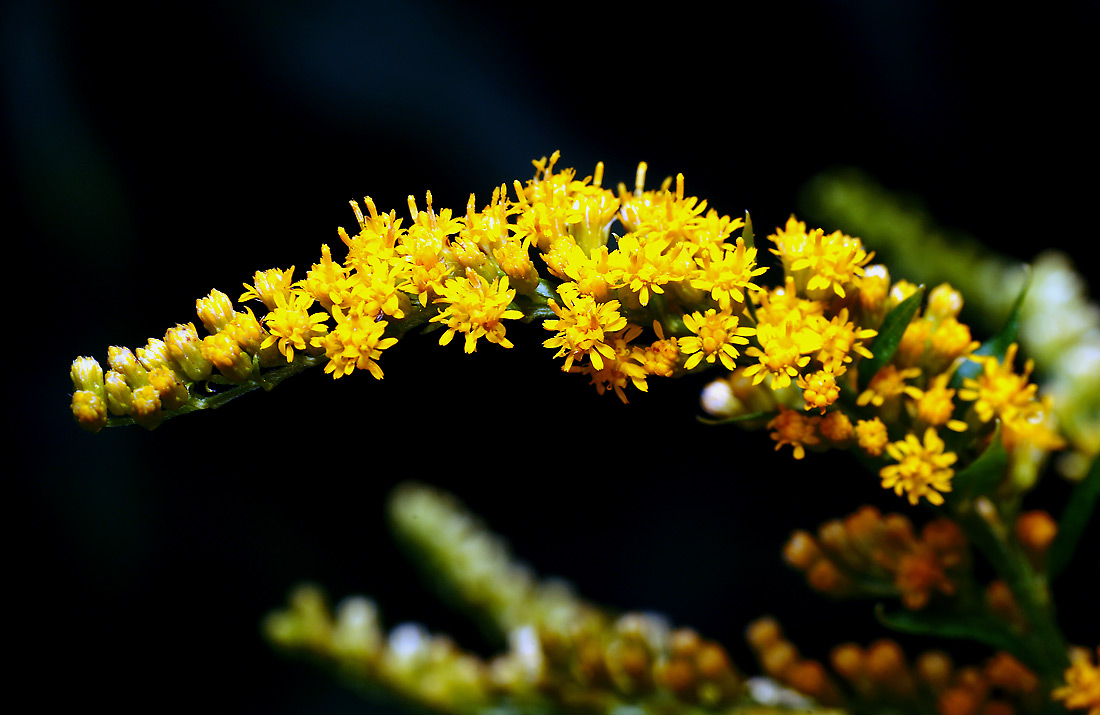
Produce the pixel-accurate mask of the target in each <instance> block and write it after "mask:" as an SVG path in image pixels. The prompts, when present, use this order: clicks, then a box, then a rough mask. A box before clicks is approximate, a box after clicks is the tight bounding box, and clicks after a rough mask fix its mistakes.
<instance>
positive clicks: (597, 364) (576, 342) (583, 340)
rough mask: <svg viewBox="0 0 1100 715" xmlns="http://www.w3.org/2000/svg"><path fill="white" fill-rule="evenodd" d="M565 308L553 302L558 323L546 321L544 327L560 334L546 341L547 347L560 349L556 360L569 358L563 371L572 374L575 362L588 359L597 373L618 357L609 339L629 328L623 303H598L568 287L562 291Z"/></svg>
mask: <svg viewBox="0 0 1100 715" xmlns="http://www.w3.org/2000/svg"><path fill="white" fill-rule="evenodd" d="M558 294H559V295H560V296H561V299H562V302H563V303H564V304H565V305H564V306H561V305H558V303H557V302H556V301H554V300H551V301H549V305H550V309H551V310H553V311H554V313H555V314H556V315H557V316H558V319H557V320H553V319H550V320H544V321H542V326H543V327H544V328H546V329H547V330H555V331H557V335H555V336H554V337H552V338H549V339H548V340H545V341H543V343H542V344H543V346H544V347H548V348H558V352H557V353H556V354H555V355H554V357H561V356H562V355H565V356H566V357H565V365H564V366H563V367H562V370H564V371H566V372H568V371H569V368H570V367H572V365H573V361H574V360H576V359H580V358H583V357H584V356H585V355H587V356H588V359H589V360H590V361H591V363H592V366H593V367H594V368H596V369H597V370H601V369H603V360H604V358H607V359H608V360H611V359H613V358H614V357H615V350H614V349H613V348H612V347H611V346H610V345H609V344H608V343H607V340H608V339H609V338H608V335H609V334H610V333H613V332H615V331H617V330H622V329H624V328H625V327H626V326H627V322H626V318H624V317H623V316H621V315H619V301H617V300H609V301H607V302H606V303H597V302H596V300H595V299H594V298H592V296H589V295H583V294H580V293H578V292H577V288H576V284H573V283H564V284H562V285H561V286H560V287H559V288H558Z"/></svg>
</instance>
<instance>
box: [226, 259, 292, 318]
mask: <svg viewBox="0 0 1100 715" xmlns="http://www.w3.org/2000/svg"><path fill="white" fill-rule="evenodd" d="M254 280H255V282H256V285H254V286H251V285H249V284H247V283H244V284H243V285H244V287H245V291H244V293H242V294H241V297H240V298H238V299H237V300H239V301H240V302H242V303H243V302H245V301H246V300H251V299H253V298H255V299H257V300H259V301H261V302H262V303H263V304H264V305H265V306H266V307H267V309H268V310H274V309H275V296H278V295H281V296H283V298H284V299H285V298H286V296H287V294H288V293H290V288H291V285H293V283H294V266H291V267H290V268H288V269H286V270H285V271H284V270H280V269H278V268H269V269H267V270H266V271H256V275H255V277H254Z"/></svg>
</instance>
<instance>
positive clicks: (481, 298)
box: [431, 270, 523, 353]
mask: <svg viewBox="0 0 1100 715" xmlns="http://www.w3.org/2000/svg"><path fill="white" fill-rule="evenodd" d="M515 297H516V291H515V290H514V289H509V288H508V276H502V277H500V278H498V279H497V280H494V281H493V282H492V283H490V282H489V281H487V280H485V279H484V278H482V277H481V276H480V275H478V274H477V273H476V272H474V271H471V270H468V271H466V277H465V278H452V279H450V280H448V281H447V283H446V285H444V286H443V287H442V288H441V289H440V295H439V297H438V298H436V301H435V302H437V303H449V305H448V306H447V307H446V308H444V309H443V310H442V311H441V312H440V313H439V315H436V316H434V317H433V318H432V319H431V322H433V323H443V324H444V325H446V326H447V332H445V333H443V335H442V337H440V338H439V344H440V345H446V344H447V343H449V342H451V339H452V338H454V336H455V333H464V334H465V335H466V343H465V345H464V346H463V350H464V351H465V352H467V353H472V352H474V351H476V350H477V339H478V338H485V339H486V340H488V341H489V342H491V343H496V344H498V345H501V346H503V347H506V348H510V347H512V342H511V341H510V340H508V338H506V337H504V332H505V328H504V323H503V321H504V320H506V319H507V320H515V319H517V318H522V317H523V313H522V312H521V311H518V310H509V309H508V305H509V304H510V303H511V302H512V300H513V299H515Z"/></svg>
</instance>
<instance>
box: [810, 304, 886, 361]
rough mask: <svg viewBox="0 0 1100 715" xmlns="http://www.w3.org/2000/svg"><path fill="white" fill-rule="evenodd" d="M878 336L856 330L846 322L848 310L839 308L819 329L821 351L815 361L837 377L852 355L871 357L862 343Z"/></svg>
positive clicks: (853, 325)
mask: <svg viewBox="0 0 1100 715" xmlns="http://www.w3.org/2000/svg"><path fill="white" fill-rule="evenodd" d="M876 335H878V332H877V331H875V330H870V329H867V328H863V329H861V328H858V327H856V325H855V324H854V323H852V322H850V321H849V320H848V309H847V308H841V310H840V312H839V313H837V314H836V315H835V316H833V319H832V320H830V321H829V323H828V324H827V325H825V326H824V327H822V329H821V349H820V350H818V352H817V356H816V357H817V360H818V362H820V363H821V364H822V365H824V366H826V367H832V368H833V370H834V372H836V373H837V374H838V375H839V374H840V373H841V372H843V369H842V368H843V366H844V365H846V364H848V363H850V362H852V353H855V354H856V355H860V356H861V357H865V358H869V357H871V351H870V350H868V349H867V348H866V347H864V346H863V343H864V342H865V341H867V340H869V339H870V338H873V337H875V336H876Z"/></svg>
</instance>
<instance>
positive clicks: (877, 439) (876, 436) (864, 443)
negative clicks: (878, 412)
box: [856, 417, 890, 457]
mask: <svg viewBox="0 0 1100 715" xmlns="http://www.w3.org/2000/svg"><path fill="white" fill-rule="evenodd" d="M856 439H857V441H858V442H859V446H860V448H861V449H862V450H863V451H864V452H866V453H867V454H869V455H871V456H872V457H878V456H880V455H881V454H882V453H883V452H885V451H886V445H887V444H889V443H890V437H889V435H888V434H887V433H886V425H885V424H884V423H883V421H882V420H880V419H879V418H878V417H873V418H871V419H869V420H859V421H858V422H856Z"/></svg>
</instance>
